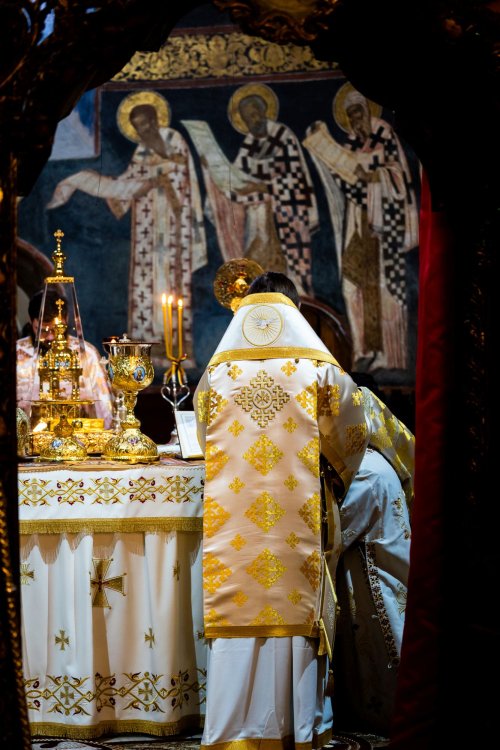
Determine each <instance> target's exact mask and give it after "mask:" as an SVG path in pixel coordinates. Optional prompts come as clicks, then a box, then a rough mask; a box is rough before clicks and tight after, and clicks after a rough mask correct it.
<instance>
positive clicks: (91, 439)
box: [30, 420, 115, 455]
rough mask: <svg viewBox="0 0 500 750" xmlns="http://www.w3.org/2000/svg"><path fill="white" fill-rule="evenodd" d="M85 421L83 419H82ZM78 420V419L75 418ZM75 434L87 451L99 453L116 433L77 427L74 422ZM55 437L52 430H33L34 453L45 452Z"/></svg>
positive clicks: (31, 438) (31, 442)
mask: <svg viewBox="0 0 500 750" xmlns="http://www.w3.org/2000/svg"><path fill="white" fill-rule="evenodd" d="M81 421H83V420H81ZM75 422H78V420H75ZM73 427H74V430H73V436H74V437H75V438H76V439H77V440H78V441H79V442H80V443H82V444H83V445H84V446H85V448H86V449H87V453H89V454H93V455H98V454H100V453H103V451H104V448H105V447H106V445H107V443H108V442H109V440H111V438H112V437H113V436H114V435H115V433H114V432H113V430H100V429H97V430H89V429H85V428H83V429H82V428H80V427H76V426H75V423H73ZM54 438H55V432H53V431H52V430H42V431H41V432H32V433H31V435H30V444H31V446H32V452H33V453H34V454H40V453H43V452H44V451H45V450H46V448H47V446H48V445H49V444H50V443H51V442H52V440H53V439H54Z"/></svg>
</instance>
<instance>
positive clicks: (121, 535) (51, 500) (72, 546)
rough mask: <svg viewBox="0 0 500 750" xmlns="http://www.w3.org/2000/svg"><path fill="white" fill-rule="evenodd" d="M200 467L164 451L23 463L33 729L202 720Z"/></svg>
mask: <svg viewBox="0 0 500 750" xmlns="http://www.w3.org/2000/svg"><path fill="white" fill-rule="evenodd" d="M204 472H205V469H204V464H203V462H196V463H194V462H189V463H188V462H186V461H180V460H176V459H166V458H162V459H161V461H160V462H158V463H156V464H149V465H137V464H134V465H123V464H118V463H111V462H108V461H106V462H105V461H102V460H99V459H95V460H89V461H88V462H85V464H80V463H79V464H62V465H61V464H59V465H54V464H50V465H48V464H39V463H33V464H28V465H26V464H23V465H21V466H20V467H19V516H20V533H21V583H22V586H21V592H22V595H21V601H22V636H23V668H24V680H25V691H26V698H27V703H28V712H29V720H30V727H31V732H32V735H33V736H41V735H42V736H56V737H69V738H75V739H76V738H81V739H83V738H92V737H98V736H101V735H103V734H107V733H113V734H114V733H129V732H140V733H144V734H152V735H157V736H161V735H172V734H178V733H179V732H181V731H184V730H189V731H191V730H193V731H198V730H199V729H200V727H201V725H202V722H203V714H204V700H205V692H204V691H205V675H206V645H205V642H204V639H203V632H202V631H203V617H202V588H201V549H200V547H201V525H202V499H203V482H204Z"/></svg>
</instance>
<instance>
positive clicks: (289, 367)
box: [281, 361, 297, 377]
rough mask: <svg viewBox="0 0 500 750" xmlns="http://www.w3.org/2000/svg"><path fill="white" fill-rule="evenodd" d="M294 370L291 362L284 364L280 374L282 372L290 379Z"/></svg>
mask: <svg viewBox="0 0 500 750" xmlns="http://www.w3.org/2000/svg"><path fill="white" fill-rule="evenodd" d="M296 369H297V368H296V367H295V365H294V364H293V362H290V361H288V362H285V364H284V365H283V366H282V368H281V370H282V372H284V373H285V375H288V377H290V375H293V373H294V372H295V370H296Z"/></svg>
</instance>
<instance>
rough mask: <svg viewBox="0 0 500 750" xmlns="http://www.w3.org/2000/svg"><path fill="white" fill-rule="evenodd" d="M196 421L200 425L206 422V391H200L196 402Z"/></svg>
mask: <svg viewBox="0 0 500 750" xmlns="http://www.w3.org/2000/svg"><path fill="white" fill-rule="evenodd" d="M196 407H197V411H198V421H199V422H201V423H202V424H206V422H208V391H200V392H199V393H198V398H197V402H196Z"/></svg>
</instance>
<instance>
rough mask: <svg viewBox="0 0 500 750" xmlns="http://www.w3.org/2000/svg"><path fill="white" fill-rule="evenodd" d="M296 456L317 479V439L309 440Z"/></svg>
mask: <svg viewBox="0 0 500 750" xmlns="http://www.w3.org/2000/svg"><path fill="white" fill-rule="evenodd" d="M297 456H298V457H299V458H300V460H301V461H302V463H303V464H304V466H307V468H308V469H309V471H310V472H311V473H312V474H314V476H315V477H319V438H317V437H316V438H313V439H312V440H310V441H309V442H308V443H307V445H305V446H304V447H303V448H302V450H300V451H299V452H298V453H297Z"/></svg>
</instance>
